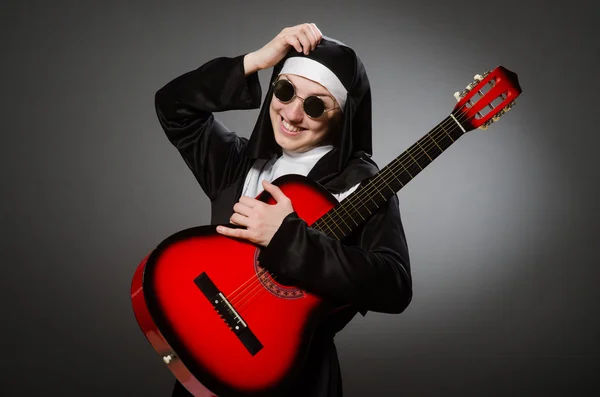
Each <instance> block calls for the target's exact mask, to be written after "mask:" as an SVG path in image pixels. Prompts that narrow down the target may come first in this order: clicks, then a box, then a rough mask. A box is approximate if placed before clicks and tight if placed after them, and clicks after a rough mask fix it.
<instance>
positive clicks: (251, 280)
mask: <svg viewBox="0 0 600 397" xmlns="http://www.w3.org/2000/svg"><path fill="white" fill-rule="evenodd" d="M273 183H274V184H276V185H278V186H279V187H280V189H281V190H282V191H283V193H284V194H285V195H286V196H288V197H289V198H290V199H291V201H292V204H293V206H294V210H295V211H296V212H297V214H298V216H299V217H301V218H302V219H303V220H304V221H306V222H307V223H308V224H309V225H310V224H311V223H313V222H314V221H316V220H317V219H319V218H320V217H321V216H322V215H323V214H325V213H326V212H327V211H329V210H330V209H331V208H333V207H334V206H335V205H336V204H337V200H336V199H335V198H334V197H333V196H331V195H330V194H329V193H328V192H327V191H326V190H325V189H324V188H322V187H321V186H320V185H318V184H316V183H315V182H312V181H310V180H308V179H306V178H304V177H302V176H299V175H286V176H284V177H281V178H279V179H278V180H276V181H274V182H273ZM258 199H260V200H263V201H265V202H267V203H271V204H274V200H273V199H272V198H271V197H270V196H269V195H268V194H267V193H265V192H263V194H261V195H259V196H258ZM260 248H262V247H259V246H257V245H254V244H252V243H249V242H247V241H242V240H238V239H233V238H229V237H225V236H222V235H220V234H218V233H217V232H216V226H213V225H211V226H200V227H194V228H190V229H186V230H183V231H180V232H178V233H176V234H174V235H172V236H170V237H168V238H167V239H166V240H164V241H163V242H162V243H161V244H160V245H159V246H158V247H157V248H156V249H155V250H154V251H152V252H151V253H150V255H148V256H147V257H146V258H144V260H143V261H142V262H141V263H140V264H139V265H138V268H137V269H136V272H135V274H134V277H133V280H132V285H131V297H132V304H133V309H134V312H135V316H136V319H137V321H138V324H139V325H140V327H141V329H142V331H143V333H144V334H145V335H146V338H147V339H148V341H149V342H150V344H151V345H152V346H153V347H154V349H155V350H156V351H157V352H158V353H159V354H160V355H161V356H162V357H163V360H164V361H165V363H167V365H168V367H169V369H170V370H171V371H172V373H173V374H174V375H175V377H176V378H177V379H178V380H179V381H180V382H181V383H182V384H183V385H184V386H185V387H186V388H187V389H188V390H189V391H190V392H191V393H193V394H194V395H195V396H203V397H204V396H206V397H208V396H213V395H215V394H217V395H219V396H222V395H228V394H235V395H236V396H237V395H243V396H252V395H258V394H260V395H261V396H264V395H269V394H272V393H275V392H276V391H277V390H280V389H281V388H282V387H285V386H286V385H287V384H288V382H290V381H292V380H293V379H294V374H295V373H296V372H297V371H298V370H299V369H300V367H301V366H302V363H303V361H304V358H305V356H306V353H307V349H308V347H309V343H310V340H311V336H312V333H313V332H314V329H315V327H316V326H317V325H318V324H319V322H320V321H321V319H322V318H323V316H325V315H326V314H327V313H328V312H329V311H330V308H329V307H328V305H327V304H326V303H325V302H324V301H323V300H321V299H320V298H318V297H316V296H315V295H312V294H309V293H307V292H306V291H303V290H302V289H299V288H296V287H294V286H289V285H284V284H281V283H279V282H277V280H276V279H274V277H273V276H272V275H270V274H269V273H268V272H265V270H264V269H263V268H261V267H260V263H258V260H257V258H258V254H259V252H260ZM219 293H220V294H222V295H219ZM223 298H225V299H223ZM225 301H226V302H225ZM221 316H224V317H221ZM244 326H245V327H244ZM230 327H232V329H230ZM235 327H239V329H237V331H238V332H240V330H241V331H243V332H240V333H239V334H236V332H234V330H233V329H234V328H235Z"/></svg>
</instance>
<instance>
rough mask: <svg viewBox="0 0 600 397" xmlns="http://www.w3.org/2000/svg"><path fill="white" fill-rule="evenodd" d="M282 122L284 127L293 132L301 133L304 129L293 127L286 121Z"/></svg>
mask: <svg viewBox="0 0 600 397" xmlns="http://www.w3.org/2000/svg"><path fill="white" fill-rule="evenodd" d="M281 121H282V122H283V126H284V127H285V128H286V129H287V130H288V131H291V132H298V131H300V130H301V129H302V128H296V127H292V126H291V125H290V124H289V123H288V122H286V121H285V120H284V119H281Z"/></svg>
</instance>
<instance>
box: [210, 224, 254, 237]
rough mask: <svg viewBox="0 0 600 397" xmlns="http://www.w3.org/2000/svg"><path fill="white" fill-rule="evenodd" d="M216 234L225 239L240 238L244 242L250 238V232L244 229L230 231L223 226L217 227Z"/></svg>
mask: <svg viewBox="0 0 600 397" xmlns="http://www.w3.org/2000/svg"><path fill="white" fill-rule="evenodd" d="M217 233H220V234H222V235H224V236H227V237H235V238H242V239H245V240H248V238H249V237H250V236H249V233H250V232H249V231H248V230H246V229H231V228H229V227H225V226H217Z"/></svg>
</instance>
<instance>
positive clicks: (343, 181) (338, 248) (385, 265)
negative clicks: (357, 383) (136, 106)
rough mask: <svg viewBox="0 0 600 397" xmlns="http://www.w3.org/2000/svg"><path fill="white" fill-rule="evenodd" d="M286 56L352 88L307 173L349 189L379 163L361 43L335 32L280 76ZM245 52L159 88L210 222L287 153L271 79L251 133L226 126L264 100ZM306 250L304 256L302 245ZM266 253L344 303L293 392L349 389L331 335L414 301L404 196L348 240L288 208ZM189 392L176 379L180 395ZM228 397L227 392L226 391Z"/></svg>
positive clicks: (299, 282)
mask: <svg viewBox="0 0 600 397" xmlns="http://www.w3.org/2000/svg"><path fill="white" fill-rule="evenodd" d="M289 57H308V58H310V59H313V60H315V61H317V62H319V63H321V64H322V65H324V66H326V67H327V68H329V69H330V70H331V71H332V72H333V73H334V74H335V75H336V76H337V77H338V79H339V80H340V81H341V83H342V84H343V86H344V88H345V89H346V91H347V97H346V102H345V104H344V107H343V111H342V113H343V121H342V123H341V124H340V125H339V127H338V129H337V130H336V131H330V133H334V134H335V135H334V137H333V141H332V144H333V149H332V150H331V151H329V152H328V153H327V154H325V155H324V156H323V157H322V158H321V159H320V160H319V161H318V162H317V163H316V164H315V166H314V167H313V168H312V169H311V171H310V172H309V173H308V175H307V178H309V179H312V180H314V181H316V182H318V183H320V184H321V185H323V186H324V187H325V189H326V190H328V191H329V192H330V193H332V194H336V193H342V192H345V191H347V190H349V189H350V188H351V187H353V186H355V185H356V184H358V183H360V182H361V181H363V180H364V179H365V178H368V177H370V176H372V175H374V174H375V173H377V172H378V167H377V165H376V164H375V163H374V162H373V161H372V160H371V158H370V157H371V154H372V150H371V89H370V85H369V80H368V78H367V74H366V71H365V68H364V66H363V64H362V62H361V61H360V59H359V58H358V56H357V55H356V54H355V52H354V51H353V50H352V49H351V48H350V47H348V46H346V45H344V44H343V43H341V42H339V41H336V40H333V39H331V38H328V37H323V39H322V41H321V42H320V43H319V45H318V46H317V47H316V48H315V50H313V51H311V52H310V53H309V55H304V54H300V53H297V52H296V51H294V50H293V49H292V51H290V53H288V55H287V56H286V58H284V59H283V60H282V61H281V62H279V63H278V64H277V65H276V66H274V68H273V73H272V76H271V79H270V83H272V82H274V81H275V80H276V79H277V77H278V75H279V72H280V71H281V69H282V66H283V64H284V62H285V60H286V59H287V58H289ZM243 59H244V55H240V56H237V57H234V58H228V57H222V58H217V59H214V60H212V61H209V62H207V63H206V64H204V65H202V66H201V67H199V68H198V69H195V70H192V71H190V72H188V73H185V74H183V75H182V76H179V77H177V78H175V79H174V80H172V81H171V82H169V83H168V84H166V85H165V86H164V87H163V88H161V89H160V90H158V92H157V93H156V96H155V105H156V112H157V116H158V119H159V121H160V124H161V126H162V128H163V130H164V131H165V133H166V135H167V138H168V139H169V141H170V142H171V143H172V144H173V145H174V146H175V147H176V148H177V150H178V151H179V153H180V154H181V156H182V157H183V159H184V161H185V162H186V164H187V165H188V166H189V168H190V169H191V171H192V173H193V174H194V176H195V178H196V179H197V181H198V183H199V184H200V186H201V187H202V189H203V191H204V192H205V193H206V195H207V196H208V197H209V199H210V201H211V223H212V224H228V223H229V218H230V217H231V215H232V214H233V206H234V204H235V203H236V202H237V201H238V200H239V198H240V195H241V193H242V188H243V185H244V181H245V178H246V175H247V174H248V171H249V170H250V168H251V167H252V165H253V164H254V162H255V161H257V159H272V158H273V157H278V156H280V155H281V153H282V150H281V148H280V147H279V145H278V144H277V143H276V141H275V138H274V134H273V126H272V124H271V119H270V116H269V107H270V104H271V99H272V96H273V95H272V84H269V86H268V87H269V89H268V92H267V94H266V96H265V99H264V103H263V106H262V108H261V110H260V114H259V116H258V120H257V122H256V124H255V126H254V129H253V131H252V134H251V136H250V139H246V138H244V137H240V136H238V135H237V134H236V133H234V132H231V131H229V130H228V129H227V128H226V127H225V126H224V125H223V124H222V123H221V122H219V121H218V120H217V119H216V118H215V117H214V115H213V113H215V112H221V111H227V110H237V109H256V108H258V107H259V106H260V102H261V86H260V83H259V80H258V73H253V74H251V75H249V76H247V77H246V76H245V75H244V63H243ZM299 252H300V253H302V255H298V254H297V253H299ZM259 260H260V263H261V265H262V266H264V267H266V268H267V269H269V270H270V271H272V272H273V273H274V274H276V275H282V277H285V279H286V280H287V281H288V282H292V283H293V284H294V285H296V286H298V287H301V288H304V289H306V290H307V291H311V292H313V293H315V294H317V295H320V296H322V297H323V298H326V299H329V300H331V301H333V302H336V303H338V304H339V305H340V306H341V305H344V309H342V310H339V311H337V312H335V314H332V315H331V316H330V317H328V319H327V320H326V321H325V322H323V323H322V324H321V325H320V326H319V328H318V329H317V331H316V333H315V335H314V337H313V341H312V343H311V348H310V351H309V353H308V357H307V359H306V363H305V365H304V367H303V369H302V371H301V374H300V376H299V378H298V379H296V380H295V381H294V384H293V387H291V388H290V389H289V390H287V391H285V392H283V393H282V394H281V395H282V396H286V397H290V396H292V397H295V396H297V397H300V396H301V397H309V396H310V397H334V396H335V397H339V396H342V383H341V371H340V367H339V364H338V359H337V352H336V348H335V345H334V342H333V340H334V336H335V334H336V333H337V332H339V331H340V330H341V329H342V328H343V327H344V326H345V325H346V324H347V323H348V322H349V321H350V320H351V319H352V318H353V317H354V316H355V315H356V313H358V312H361V313H362V314H363V315H365V314H366V312H367V311H369V310H371V311H376V312H383V313H400V312H402V311H404V309H405V308H406V307H407V306H408V304H409V303H410V300H411V297H412V281H411V276H410V265H409V255H408V248H407V245H406V239H405V234H404V230H403V227H402V222H401V220H400V212H399V209H398V199H397V197H396V196H395V195H394V196H392V197H391V198H390V199H389V201H388V202H387V204H386V205H384V206H382V207H381V208H380V209H379V210H378V211H377V212H376V213H374V214H373V216H371V217H370V218H369V219H368V220H367V221H365V222H364V223H363V224H362V225H361V226H360V227H359V228H358V229H357V230H356V231H355V232H354V233H353V234H351V235H349V236H348V237H347V238H345V239H344V240H342V241H338V240H334V239H332V238H330V237H328V236H326V235H324V234H322V233H321V232H318V231H316V230H314V229H311V228H309V227H308V226H307V224H306V223H305V222H304V221H303V220H302V219H300V218H299V217H298V216H297V215H296V213H292V214H290V215H288V216H287V217H286V218H285V219H284V221H283V223H282V224H281V226H280V228H279V230H278V231H277V232H276V233H275V235H274V236H273V239H272V240H271V243H270V244H269V246H268V247H264V248H263V249H261V253H260V256H259ZM189 395H190V394H189V393H188V392H187V391H186V390H185V389H184V388H183V387H182V386H181V385H180V384H179V383H178V382H176V386H175V389H174V392H173V396H189ZM220 397H228V396H220Z"/></svg>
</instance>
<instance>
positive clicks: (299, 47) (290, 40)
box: [283, 35, 302, 52]
mask: <svg viewBox="0 0 600 397" xmlns="http://www.w3.org/2000/svg"><path fill="white" fill-rule="evenodd" d="M283 39H284V40H285V42H286V43H288V44H289V45H291V46H292V47H294V48H295V49H296V51H298V52H302V45H301V44H300V41H298V38H297V37H296V36H292V35H285V36H284V37H283Z"/></svg>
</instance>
